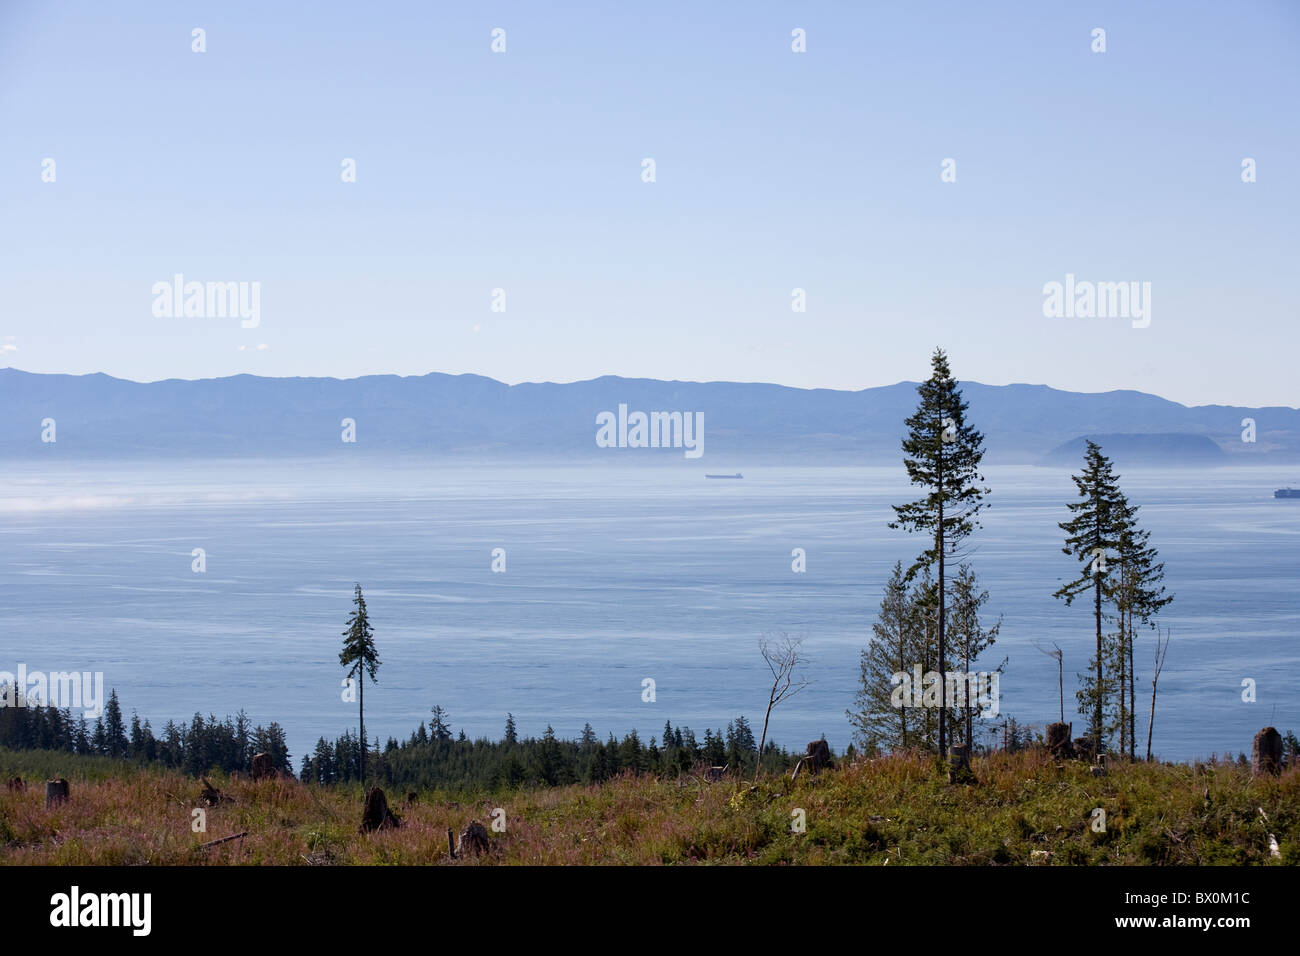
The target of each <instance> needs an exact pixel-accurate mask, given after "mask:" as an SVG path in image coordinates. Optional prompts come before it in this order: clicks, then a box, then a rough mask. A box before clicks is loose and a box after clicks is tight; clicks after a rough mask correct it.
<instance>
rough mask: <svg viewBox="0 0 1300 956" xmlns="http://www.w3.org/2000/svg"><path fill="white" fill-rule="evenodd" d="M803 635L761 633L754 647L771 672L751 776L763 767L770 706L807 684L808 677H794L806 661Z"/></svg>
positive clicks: (755, 777) (770, 713)
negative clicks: (769, 687) (756, 759)
mask: <svg viewBox="0 0 1300 956" xmlns="http://www.w3.org/2000/svg"><path fill="white" fill-rule="evenodd" d="M802 644H803V638H801V637H797V638H796V637H790V636H789V635H788V634H786V633H785V632H784V631H782V632H781V633H779V634H764V635H763V636H762V637H760V638H759V639H758V650H759V653H761V654H762V655H763V660H764V661H765V662H766V663H767V669H768V670H769V671H771V672H772V689H771V691H770V692H769V693H768V695H767V712H766V713H765V714H764V715H763V733H762V735H761V736H760V737H759V741H758V763H757V764H756V765H755V767H754V779H755V780H757V779H758V775H759V773H760V772H761V771H762V769H763V747H764V745H765V744H766V743H767V724H768V721H769V720H771V719H772V708H773V707H775V706H776V705H777V704H779V703H781V701H783V700H788V699H789V698H791V697H793V696H794V695H795V694H797V693H799V691H801V690H803V689H804V688H805V687H807V686H808V685H809V683H811V682H810V681H809V680H808V678H806V677H800V678H798V679H796V678H795V676H794V672H795V669H796V668H798V667H800V666H801V665H803V664H807V663H808V659H807V658H806V657H804V656H803V654H802V653H801V652H800V650H799V648H800V645H802Z"/></svg>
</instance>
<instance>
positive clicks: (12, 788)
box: [6, 777, 27, 793]
mask: <svg viewBox="0 0 1300 956" xmlns="http://www.w3.org/2000/svg"><path fill="white" fill-rule="evenodd" d="M6 787H7V788H8V790H9V792H10V793H22V792H23V791H24V790H26V789H27V784H25V783H23V778H22V777H10V778H9V782H8V783H7V784H6Z"/></svg>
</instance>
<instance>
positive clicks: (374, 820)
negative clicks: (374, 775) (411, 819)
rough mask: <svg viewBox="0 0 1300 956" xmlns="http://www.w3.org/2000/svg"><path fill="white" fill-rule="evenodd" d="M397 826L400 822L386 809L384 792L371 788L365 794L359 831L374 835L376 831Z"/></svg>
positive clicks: (395, 815)
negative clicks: (364, 809) (363, 811)
mask: <svg viewBox="0 0 1300 956" xmlns="http://www.w3.org/2000/svg"><path fill="white" fill-rule="evenodd" d="M397 826H401V821H400V820H399V819H398V817H397V814H395V813H393V811H392V810H390V809H388V798H387V797H385V796H384V791H383V790H381V789H379V788H378V787H373V788H371V790H370V792H369V793H367V794H366V812H365V813H364V814H362V817H361V831H362V832H363V833H374V832H375V831H376V830H387V829H389V828H391V827H397Z"/></svg>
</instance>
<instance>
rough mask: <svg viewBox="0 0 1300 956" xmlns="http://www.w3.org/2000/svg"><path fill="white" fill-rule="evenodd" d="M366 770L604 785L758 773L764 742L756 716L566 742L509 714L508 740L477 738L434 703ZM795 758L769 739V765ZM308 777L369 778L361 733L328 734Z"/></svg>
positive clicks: (496, 785) (375, 753)
mask: <svg viewBox="0 0 1300 956" xmlns="http://www.w3.org/2000/svg"><path fill="white" fill-rule="evenodd" d="M368 751H369V757H368V758H367V770H366V775H367V777H368V779H369V780H370V781H371V782H376V781H378V782H380V783H381V784H382V785H385V786H390V787H397V788H404V787H411V788H422V789H434V788H443V789H452V790H455V789H493V790H495V789H503V788H505V789H513V788H521V787H536V786H562V785H564V784H570V783H598V782H600V781H602V780H608V779H610V778H612V777H615V776H617V775H619V774H621V773H626V772H632V773H644V774H654V775H657V776H667V777H676V776H678V775H681V774H686V773H691V772H693V771H697V770H699V769H701V768H703V767H721V766H726V767H728V768H729V769H730V770H731V771H737V772H739V773H742V774H743V773H747V772H753V771H754V769H755V768H756V766H757V763H758V745H757V743H756V742H755V740H754V732H753V730H752V728H751V727H750V724H749V721H748V720H747V719H746V718H745V717H743V716H740V717H737V718H736V719H735V720H733V721H731V722H730V723H728V724H727V727H726V729H725V731H724V730H717V731H714V730H705V731H704V736H703V738H702V739H700V738H697V737H696V734H695V732H694V731H693V730H691V729H690V728H689V727H680V726H679V727H674V726H672V722H671V721H665V722H664V729H663V734H662V736H657V737H651V738H650V741H649V743H645V742H643V741H642V739H641V737H640V735H639V734H638V733H637V731H635V730H633V731H632V732H631V733H629V734H627V735H626V736H624V737H623V739H622V740H618V739H616V738H615V737H614V735H613V734H610V735H609V737H608V738H606V740H605V741H603V742H602V741H601V740H600V738H599V737H598V736H597V735H596V733H595V731H594V730H592V727H591V724H587V725H585V726H584V727H583V730H582V735H581V736H580V737H579V738H578V739H577V740H561V739H559V738H557V737H556V735H555V731H554V730H553V729H552V728H551V727H549V726H548V727H547V728H546V732H545V733H544V734H543V735H542V736H541V737H540V738H537V737H520V736H519V734H518V731H517V729H516V726H515V720H514V717H513V715H509V714H507V715H506V725H505V732H504V733H503V735H502V737H501V739H500V740H496V741H493V740H490V739H488V738H486V737H482V738H478V739H475V740H470V739H469V738H467V737H466V736H465V732H464V731H463V730H462V731H460V733H459V734H457V735H455V736H453V735H452V732H451V727H450V725H449V724H448V718H447V713H446V711H445V710H443V708H442V707H440V706H439V707H434V708H433V716H432V717H431V719H430V720H429V722H428V724H427V725H426V724H425V723H421V724H420V726H419V727H418V728H417V729H416V730H415V731H414V732H413V733H412V734H411V736H410V737H409V738H407V739H406V740H403V741H399V740H397V739H396V738H393V737H390V738H388V741H387V743H386V744H385V745H384V746H383V747H382V748H380V746H379V741H378V740H375V741H374V742H373V744H372V745H370V746H369V747H368ZM793 763H794V758H793V757H792V756H791V755H790V754H788V753H787V752H786V751H784V750H783V749H781V748H780V747H779V746H778V745H777V744H776V743H775V742H772V741H769V742H768V743H767V744H766V745H765V746H764V748H763V766H764V768H765V769H771V770H775V771H784V770H787V769H789V768H790V767H791V766H793ZM299 776H300V778H301V779H302V780H303V781H305V782H310V783H318V784H332V783H340V782H344V781H354V780H359V779H361V747H360V742H359V740H358V738H357V736H356V735H355V734H352V733H350V732H349V733H345V734H344V735H343V736H342V737H339V738H338V739H336V740H334V741H333V742H330V741H327V740H326V739H325V738H324V737H322V738H320V739H319V740H318V741H317V743H316V748H315V750H314V751H313V753H312V754H311V755H309V756H304V757H303V761H302V768H301V772H300V774H299Z"/></svg>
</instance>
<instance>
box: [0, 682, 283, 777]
mask: <svg viewBox="0 0 1300 956" xmlns="http://www.w3.org/2000/svg"><path fill="white" fill-rule="evenodd" d="M6 692H7V694H11V695H13V699H14V700H15V702H16V704H15V705H14V706H6V707H0V747H7V748H9V749H11V750H62V751H66V752H67V753H73V754H79V755H83V754H84V755H95V756H101V757H113V758H117V759H120V760H131V761H135V762H137V763H142V764H160V765H162V766H164V767H172V768H175V769H178V770H182V771H184V772H186V773H189V774H193V775H195V776H197V775H199V774H202V773H208V772H210V771H213V770H222V771H225V772H227V773H230V772H232V771H249V770H251V769H252V766H253V754H257V753H268V754H270V755H271V758H272V760H273V761H274V763H275V766H276V767H277V769H281V770H284V771H287V772H292V767H291V765H290V760H289V747H288V745H287V744H286V742H285V735H284V728H283V727H281V726H280V725H279V724H278V723H275V722H272V723H271V725H270V726H269V727H262V726H261V725H260V724H259V725H258V726H256V727H254V726H252V725H251V723H250V721H249V719H248V716H247V715H246V714H245V713H244V712H243V711H242V710H241V711H240V712H239V713H238V714H236V715H235V716H234V717H233V718H232V717H229V716H227V717H226V719H225V720H218V719H217V718H216V717H215V716H213V715H209V716H208V717H207V719H206V720H205V719H204V718H203V716H202V714H199V713H195V715H194V717H193V719H192V720H190V721H189V722H188V723H186V722H185V721H181V722H180V723H177V722H175V721H172V720H169V721H167V723H166V724H164V725H163V728H162V731H161V732H160V733H158V734H155V733H154V731H153V726H152V725H151V724H150V722H149V721H148V720H145V721H143V722H141V720H140V716H139V714H135V713H133V714H132V715H131V725H130V728H129V729H128V727H127V725H126V722H125V720H124V719H123V717H122V707H121V704H120V703H119V702H118V698H117V691H116V690H113V691H111V692H110V693H109V696H108V703H107V704H105V705H104V712H103V714H102V715H101V716H99V717H97V718H96V719H95V721H94V722H93V723H90V722H88V721H87V720H86V718H85V717H84V716H80V717H74V716H73V714H72V711H71V710H70V709H68V708H63V709H59V708H57V707H52V706H48V705H44V704H41V703H39V702H28V701H26V700H24V699H22V697H21V690H20V689H17V688H8V689H6V688H0V697H5V699H9V698H8V696H6Z"/></svg>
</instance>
